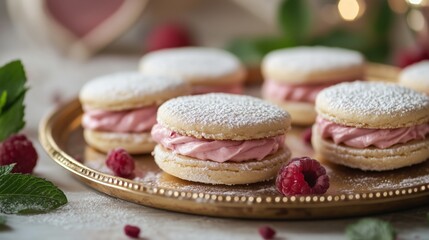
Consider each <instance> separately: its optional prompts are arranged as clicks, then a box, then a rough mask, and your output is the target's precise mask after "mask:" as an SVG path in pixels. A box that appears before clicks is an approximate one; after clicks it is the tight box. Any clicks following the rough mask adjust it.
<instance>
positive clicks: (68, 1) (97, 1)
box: [46, 0, 125, 38]
mask: <svg viewBox="0 0 429 240" xmlns="http://www.w3.org/2000/svg"><path fill="white" fill-rule="evenodd" d="M124 1H125V0H90V1H88V0H61V1H58V0H46V8H47V11H48V12H49V13H50V14H51V16H52V17H53V19H55V20H56V21H57V22H58V23H59V24H60V25H61V26H63V27H64V28H66V29H68V30H69V31H70V32H71V33H73V34H74V35H75V36H76V37H79V38H81V37H84V36H85V35H86V34H88V33H89V32H91V31H92V30H94V29H95V28H97V26H99V25H100V24H101V23H103V22H104V21H106V20H107V19H109V18H110V17H111V16H112V15H113V14H115V12H116V11H117V10H118V9H119V8H120V7H121V6H122V4H123V3H124Z"/></svg>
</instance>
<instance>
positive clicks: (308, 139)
mask: <svg viewBox="0 0 429 240" xmlns="http://www.w3.org/2000/svg"><path fill="white" fill-rule="evenodd" d="M311 135H312V131H311V127H309V128H307V129H305V130H304V132H302V135H301V136H302V140H304V142H305V143H306V144H308V145H311Z"/></svg>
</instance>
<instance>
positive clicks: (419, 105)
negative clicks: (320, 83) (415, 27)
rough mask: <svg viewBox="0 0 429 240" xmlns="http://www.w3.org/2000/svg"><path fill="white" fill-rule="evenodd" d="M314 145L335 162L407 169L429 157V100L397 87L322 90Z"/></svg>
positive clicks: (373, 85) (364, 167)
mask: <svg viewBox="0 0 429 240" xmlns="http://www.w3.org/2000/svg"><path fill="white" fill-rule="evenodd" d="M316 111H317V113H318V116H317V120H316V124H314V126H313V136H312V144H313V147H314V149H315V151H316V153H318V154H319V155H321V156H322V157H323V158H324V159H326V160H329V161H331V162H334V163H338V164H342V165H345V166H348V167H352V168H359V169H362V170H372V171H384V170H391V169H396V168H401V167H405V166H409V165H413V164H417V163H420V162H423V161H425V160H426V159H428V158H429V97H428V96H426V95H424V94H421V93H418V92H416V91H414V90H411V89H408V88H405V87H401V86H398V85H395V84H388V83H376V82H353V83H342V84H339V85H336V86H332V87H329V88H327V89H324V90H322V91H321V92H320V93H319V95H318V96H317V99H316Z"/></svg>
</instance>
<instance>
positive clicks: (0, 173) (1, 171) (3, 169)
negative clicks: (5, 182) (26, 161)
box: [0, 163, 16, 177]
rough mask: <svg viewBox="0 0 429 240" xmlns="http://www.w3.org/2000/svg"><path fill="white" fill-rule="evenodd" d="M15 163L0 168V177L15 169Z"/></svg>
mask: <svg viewBox="0 0 429 240" xmlns="http://www.w3.org/2000/svg"><path fill="white" fill-rule="evenodd" d="M15 164H16V163H13V164H9V165H4V166H0V177H1V176H3V175H6V174H9V173H10V172H12V169H13V167H15Z"/></svg>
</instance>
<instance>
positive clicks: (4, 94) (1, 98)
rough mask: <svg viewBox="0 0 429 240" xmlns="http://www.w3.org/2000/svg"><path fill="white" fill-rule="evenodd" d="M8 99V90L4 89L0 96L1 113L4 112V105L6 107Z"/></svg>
mask: <svg viewBox="0 0 429 240" xmlns="http://www.w3.org/2000/svg"><path fill="white" fill-rule="evenodd" d="M6 101H7V92H6V91H3V92H2V93H1V96H0V114H1V113H2V111H3V108H4V107H5V105H6Z"/></svg>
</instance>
